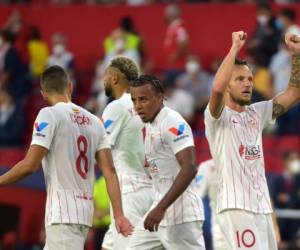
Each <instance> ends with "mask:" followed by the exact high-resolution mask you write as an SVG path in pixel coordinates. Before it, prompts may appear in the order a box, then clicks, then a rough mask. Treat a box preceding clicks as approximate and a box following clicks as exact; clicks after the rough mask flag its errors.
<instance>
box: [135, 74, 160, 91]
mask: <svg viewBox="0 0 300 250" xmlns="http://www.w3.org/2000/svg"><path fill="white" fill-rule="evenodd" d="M146 84H150V85H151V86H152V88H153V90H154V91H155V92H157V93H162V94H163V93H164V92H165V90H164V87H163V85H162V82H161V81H160V80H159V79H158V78H157V77H156V76H154V75H141V76H139V77H138V78H137V79H135V80H134V81H133V82H132V84H131V86H132V87H140V86H143V85H146Z"/></svg>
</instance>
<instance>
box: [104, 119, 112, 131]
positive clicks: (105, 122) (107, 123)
mask: <svg viewBox="0 0 300 250" xmlns="http://www.w3.org/2000/svg"><path fill="white" fill-rule="evenodd" d="M113 122H114V121H113V120H110V119H107V120H106V121H104V120H103V125H104V128H105V129H108V128H109V127H110V125H111V124H112V123H113Z"/></svg>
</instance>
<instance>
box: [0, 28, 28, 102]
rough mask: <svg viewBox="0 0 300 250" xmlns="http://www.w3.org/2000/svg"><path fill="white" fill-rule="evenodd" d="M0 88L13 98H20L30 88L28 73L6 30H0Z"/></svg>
mask: <svg viewBox="0 0 300 250" xmlns="http://www.w3.org/2000/svg"><path fill="white" fill-rule="evenodd" d="M0 88H6V89H7V90H8V91H9V93H10V94H11V95H12V96H13V98H14V99H15V100H20V99H22V98H23V97H24V96H25V95H26V94H28V93H29V92H30V89H31V82H30V78H29V73H28V71H27V69H26V66H25V65H24V64H23V63H22V62H21V58H20V55H19V53H18V52H17V50H16V49H15V47H14V36H13V34H12V33H11V32H10V31H8V30H3V31H1V32H0Z"/></svg>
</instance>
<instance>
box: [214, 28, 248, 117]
mask: <svg viewBox="0 0 300 250" xmlns="http://www.w3.org/2000/svg"><path fill="white" fill-rule="evenodd" d="M246 38H247V34H246V33H245V32H243V31H238V32H233V33H232V46H231V48H230V50H229V52H228V54H227V56H226V57H225V58H224V60H223V62H222V64H221V66H220V67H219V69H218V71H217V73H216V76H215V80H214V83H213V87H212V91H211V96H210V99H209V104H208V105H209V111H210V113H211V115H212V116H213V117H214V118H219V117H220V115H221V113H222V110H223V108H224V94H225V91H226V87H227V85H228V83H229V81H230V78H231V75H232V71H233V67H234V62H235V59H236V56H237V54H238V53H239V51H240V49H241V48H242V47H243V46H244V44H245V41H246Z"/></svg>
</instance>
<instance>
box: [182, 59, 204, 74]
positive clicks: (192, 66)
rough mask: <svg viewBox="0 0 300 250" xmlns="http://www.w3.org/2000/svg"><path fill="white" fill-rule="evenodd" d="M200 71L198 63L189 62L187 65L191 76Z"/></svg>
mask: <svg viewBox="0 0 300 250" xmlns="http://www.w3.org/2000/svg"><path fill="white" fill-rule="evenodd" d="M199 69H200V65H199V63H198V62H196V61H189V62H187V64H186V65H185V70H186V72H187V73H189V74H195V73H197V72H198V71H199Z"/></svg>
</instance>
